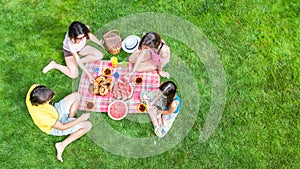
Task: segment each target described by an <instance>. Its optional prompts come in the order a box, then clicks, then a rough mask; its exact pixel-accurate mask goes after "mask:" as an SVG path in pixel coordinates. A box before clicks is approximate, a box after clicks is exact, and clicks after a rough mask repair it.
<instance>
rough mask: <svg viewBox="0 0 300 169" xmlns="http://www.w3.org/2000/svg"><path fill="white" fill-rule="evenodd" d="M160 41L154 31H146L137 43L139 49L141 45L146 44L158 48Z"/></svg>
mask: <svg viewBox="0 0 300 169" xmlns="http://www.w3.org/2000/svg"><path fill="white" fill-rule="evenodd" d="M160 43H161V37H160V35H159V34H158V33H156V32H148V33H146V34H145V35H144V36H143V37H142V39H141V41H140V44H139V49H140V50H141V49H142V46H148V47H149V48H154V49H158V47H159V45H160Z"/></svg>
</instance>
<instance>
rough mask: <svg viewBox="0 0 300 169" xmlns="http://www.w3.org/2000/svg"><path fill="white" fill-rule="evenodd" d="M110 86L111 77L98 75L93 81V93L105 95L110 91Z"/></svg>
mask: <svg viewBox="0 0 300 169" xmlns="http://www.w3.org/2000/svg"><path fill="white" fill-rule="evenodd" d="M111 86H112V78H108V77H105V76H98V77H96V79H95V81H94V86H93V87H94V89H93V93H94V94H95V95H100V96H106V95H107V94H108V93H109V92H110V89H111Z"/></svg>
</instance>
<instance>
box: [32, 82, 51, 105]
mask: <svg viewBox="0 0 300 169" xmlns="http://www.w3.org/2000/svg"><path fill="white" fill-rule="evenodd" d="M54 95H55V93H54V92H53V91H52V90H51V89H49V88H47V87H46V86H43V85H40V86H37V87H35V88H34V89H33V90H32V92H31V93H30V102H31V104H32V105H35V106H38V105H40V104H44V103H46V102H47V101H50V100H52V99H53V97H54Z"/></svg>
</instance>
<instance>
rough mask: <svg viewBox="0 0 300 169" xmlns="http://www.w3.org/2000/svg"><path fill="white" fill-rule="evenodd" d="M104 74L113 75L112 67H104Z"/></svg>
mask: <svg viewBox="0 0 300 169" xmlns="http://www.w3.org/2000/svg"><path fill="white" fill-rule="evenodd" d="M102 74H103V75H104V76H106V77H107V76H111V74H112V70H111V68H108V67H107V68H104V69H103V70H102Z"/></svg>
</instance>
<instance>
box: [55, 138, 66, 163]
mask: <svg viewBox="0 0 300 169" xmlns="http://www.w3.org/2000/svg"><path fill="white" fill-rule="evenodd" d="M55 148H56V153H57V154H56V158H57V159H58V160H59V161H60V162H64V161H63V159H62V153H63V151H64V149H65V148H64V147H63V145H62V143H61V142H58V143H56V144H55Z"/></svg>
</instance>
